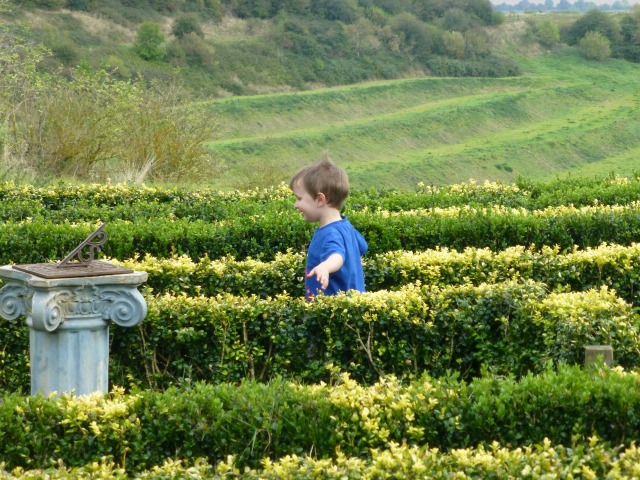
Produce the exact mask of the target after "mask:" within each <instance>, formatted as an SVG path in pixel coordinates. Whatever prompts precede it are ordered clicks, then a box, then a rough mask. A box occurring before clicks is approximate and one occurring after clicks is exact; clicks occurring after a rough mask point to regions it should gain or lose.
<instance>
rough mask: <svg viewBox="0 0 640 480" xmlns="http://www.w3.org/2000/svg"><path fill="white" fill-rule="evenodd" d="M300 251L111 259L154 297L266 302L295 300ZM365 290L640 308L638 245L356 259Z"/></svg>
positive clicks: (439, 252) (394, 254)
mask: <svg viewBox="0 0 640 480" xmlns="http://www.w3.org/2000/svg"><path fill="white" fill-rule="evenodd" d="M305 258H306V253H305V252H287V253H284V254H277V255H276V257H275V259H274V260H273V261H260V260H256V259H248V260H236V259H234V258H233V257H225V258H222V259H217V260H212V259H210V258H209V257H204V258H201V259H200V260H198V261H197V262H194V261H193V260H191V258H189V257H187V256H184V255H183V256H177V255H176V256H173V257H170V258H156V257H153V256H151V255H145V256H143V257H142V258H136V259H129V260H125V261H118V260H111V261H112V262H113V263H115V264H118V265H123V266H125V267H128V268H131V269H133V270H136V271H145V272H147V273H148V274H149V278H148V281H147V282H146V284H145V285H146V286H147V287H148V288H150V289H152V290H153V292H154V293H155V294H160V293H165V292H172V293H174V294H178V293H185V294H187V295H206V296H215V295H218V294H220V293H231V294H233V295H258V296H260V297H269V296H276V295H281V294H283V293H285V292H287V293H289V294H290V295H292V296H293V297H296V296H302V295H303V294H304V292H303V288H304V287H303V274H304V263H305ZM363 267H364V271H365V280H366V286H367V290H368V291H378V290H383V289H386V290H397V289H399V288H401V287H402V286H404V285H408V284H413V283H416V282H420V283H422V284H427V285H440V286H442V287H444V286H446V285H462V284H465V283H472V284H476V285H477V284H480V283H487V282H489V283H496V282H502V281H505V280H508V279H512V278H525V279H531V280H535V281H539V282H543V283H545V284H547V285H548V286H549V288H550V289H552V290H557V289H563V290H572V291H583V290H589V289H591V288H600V286H603V285H606V286H608V287H609V288H612V289H614V290H615V291H616V293H617V294H618V295H619V296H620V297H621V298H623V299H624V300H625V301H627V302H629V303H633V304H634V305H635V306H640V297H639V295H640V293H639V290H640V289H639V284H640V244H639V243H633V244H631V245H628V246H627V245H608V244H603V245H600V246H598V247H596V248H587V249H584V250H583V249H579V248H574V249H573V250H571V251H568V252H560V250H559V248H558V247H555V248H553V247H542V248H541V249H535V248H531V247H530V248H524V247H509V248H506V249H504V250H501V251H497V252H494V251H492V250H490V249H487V248H483V249H478V248H467V249H465V250H464V251H460V252H459V251H456V250H451V249H448V248H441V249H435V250H434V249H430V250H424V251H421V252H408V251H404V250H400V251H392V252H387V253H382V254H377V255H376V254H374V255H366V256H365V257H364V258H363Z"/></svg>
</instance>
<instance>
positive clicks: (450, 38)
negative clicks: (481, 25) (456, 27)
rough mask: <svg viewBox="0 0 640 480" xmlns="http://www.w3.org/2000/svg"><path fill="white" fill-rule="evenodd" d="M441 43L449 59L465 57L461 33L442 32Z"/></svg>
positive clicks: (464, 45)
mask: <svg viewBox="0 0 640 480" xmlns="http://www.w3.org/2000/svg"><path fill="white" fill-rule="evenodd" d="M442 41H443V43H444V48H445V50H446V52H447V54H448V55H449V56H450V57H453V58H463V57H464V56H465V49H466V44H465V40H464V36H463V35H462V33H460V32H452V31H447V32H444V33H443V34H442Z"/></svg>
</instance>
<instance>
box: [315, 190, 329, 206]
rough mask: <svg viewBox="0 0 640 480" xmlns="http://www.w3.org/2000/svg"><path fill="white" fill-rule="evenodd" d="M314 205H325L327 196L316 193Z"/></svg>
mask: <svg viewBox="0 0 640 480" xmlns="http://www.w3.org/2000/svg"><path fill="white" fill-rule="evenodd" d="M316 203H317V204H318V206H322V205H326V204H327V196H326V195H325V194H324V193H322V192H318V195H316Z"/></svg>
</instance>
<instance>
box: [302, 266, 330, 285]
mask: <svg viewBox="0 0 640 480" xmlns="http://www.w3.org/2000/svg"><path fill="white" fill-rule="evenodd" d="M323 265H324V264H323V263H321V264H320V265H318V266H317V267H316V268H314V269H313V270H311V271H310V272H309V273H307V277H309V278H311V277H313V276H314V275H315V277H316V280H317V281H318V283H319V284H320V287H321V288H322V290H326V289H327V287H328V286H329V274H330V272H329V269H328V268H326V267H324V266H323Z"/></svg>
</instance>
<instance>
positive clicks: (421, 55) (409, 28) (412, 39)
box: [390, 13, 440, 62]
mask: <svg viewBox="0 0 640 480" xmlns="http://www.w3.org/2000/svg"><path fill="white" fill-rule="evenodd" d="M390 25H391V28H392V30H393V31H394V32H395V33H396V34H399V35H401V36H402V37H403V39H404V40H403V42H404V44H405V48H406V49H407V50H408V51H410V52H411V53H413V54H414V55H415V56H416V58H417V59H418V60H420V61H422V62H424V61H426V60H428V59H429V57H430V56H431V55H432V54H433V53H434V52H435V51H436V50H437V42H438V40H439V39H440V33H439V32H438V31H437V30H436V29H435V27H433V26H432V25H429V24H426V23H424V22H422V21H420V20H419V19H418V18H416V16H415V15H412V14H410V13H401V14H400V15H396V16H395V17H394V18H393V19H392V20H391V22H390Z"/></svg>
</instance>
